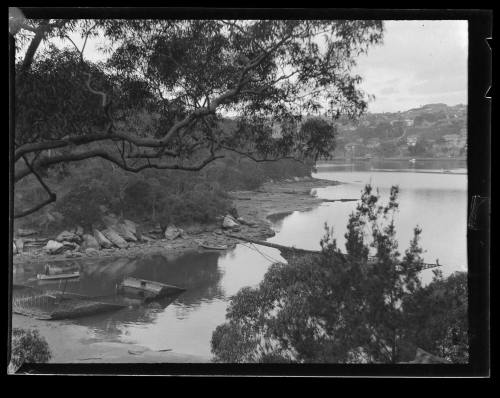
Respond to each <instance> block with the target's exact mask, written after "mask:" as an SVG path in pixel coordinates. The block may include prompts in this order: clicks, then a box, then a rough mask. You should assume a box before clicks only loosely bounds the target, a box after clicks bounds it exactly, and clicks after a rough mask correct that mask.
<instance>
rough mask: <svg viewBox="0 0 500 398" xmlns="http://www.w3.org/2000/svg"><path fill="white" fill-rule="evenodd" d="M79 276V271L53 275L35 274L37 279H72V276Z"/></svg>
mask: <svg viewBox="0 0 500 398" xmlns="http://www.w3.org/2000/svg"><path fill="white" fill-rule="evenodd" d="M79 276H80V271H75V272H69V273H66V274H55V275H46V274H37V276H36V278H37V279H39V280H59V279H73V278H78V277H79Z"/></svg>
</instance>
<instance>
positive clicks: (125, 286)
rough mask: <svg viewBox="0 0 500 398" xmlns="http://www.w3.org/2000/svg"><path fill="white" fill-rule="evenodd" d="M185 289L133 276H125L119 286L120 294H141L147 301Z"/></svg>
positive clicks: (176, 293) (178, 292)
mask: <svg viewBox="0 0 500 398" xmlns="http://www.w3.org/2000/svg"><path fill="white" fill-rule="evenodd" d="M185 291H186V289H184V288H182V287H178V286H174V285H167V284H165V283H161V282H155V281H148V280H146V279H138V278H132V277H128V278H125V279H124V280H123V281H122V282H121V283H120V284H119V285H118V287H117V292H118V293H119V294H125V295H127V294H128V295H133V296H136V297H137V296H139V297H141V298H143V299H145V300H146V301H148V300H155V299H159V298H162V297H167V296H173V295H178V294H180V293H182V292H185Z"/></svg>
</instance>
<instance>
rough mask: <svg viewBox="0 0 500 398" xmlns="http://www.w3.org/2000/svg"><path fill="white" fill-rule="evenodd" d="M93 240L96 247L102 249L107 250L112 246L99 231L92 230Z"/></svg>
mask: <svg viewBox="0 0 500 398" xmlns="http://www.w3.org/2000/svg"><path fill="white" fill-rule="evenodd" d="M94 238H95V240H96V241H97V243H98V245H99V246H100V247H101V248H103V249H109V248H111V247H113V244H112V243H111V242H110V241H109V240H108V238H106V237H105V236H104V235H103V233H102V232H101V231H99V230H98V229H94Z"/></svg>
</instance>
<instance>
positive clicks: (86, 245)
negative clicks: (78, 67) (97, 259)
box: [82, 234, 100, 250]
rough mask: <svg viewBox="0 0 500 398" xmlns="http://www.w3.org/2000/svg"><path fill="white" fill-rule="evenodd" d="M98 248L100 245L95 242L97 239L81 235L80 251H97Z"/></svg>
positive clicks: (88, 235)
mask: <svg viewBox="0 0 500 398" xmlns="http://www.w3.org/2000/svg"><path fill="white" fill-rule="evenodd" d="M99 247H100V245H99V243H98V242H97V239H96V238H94V236H92V235H90V234H85V235H83V243H82V250H86V249H96V250H99Z"/></svg>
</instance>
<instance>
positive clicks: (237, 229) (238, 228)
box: [231, 225, 241, 232]
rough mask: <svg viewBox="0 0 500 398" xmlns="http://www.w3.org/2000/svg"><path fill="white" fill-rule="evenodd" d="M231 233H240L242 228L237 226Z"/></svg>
mask: <svg viewBox="0 0 500 398" xmlns="http://www.w3.org/2000/svg"><path fill="white" fill-rule="evenodd" d="M231 231H233V232H240V231H241V228H240V227H239V226H238V225H237V226H235V227H233V228H231Z"/></svg>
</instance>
